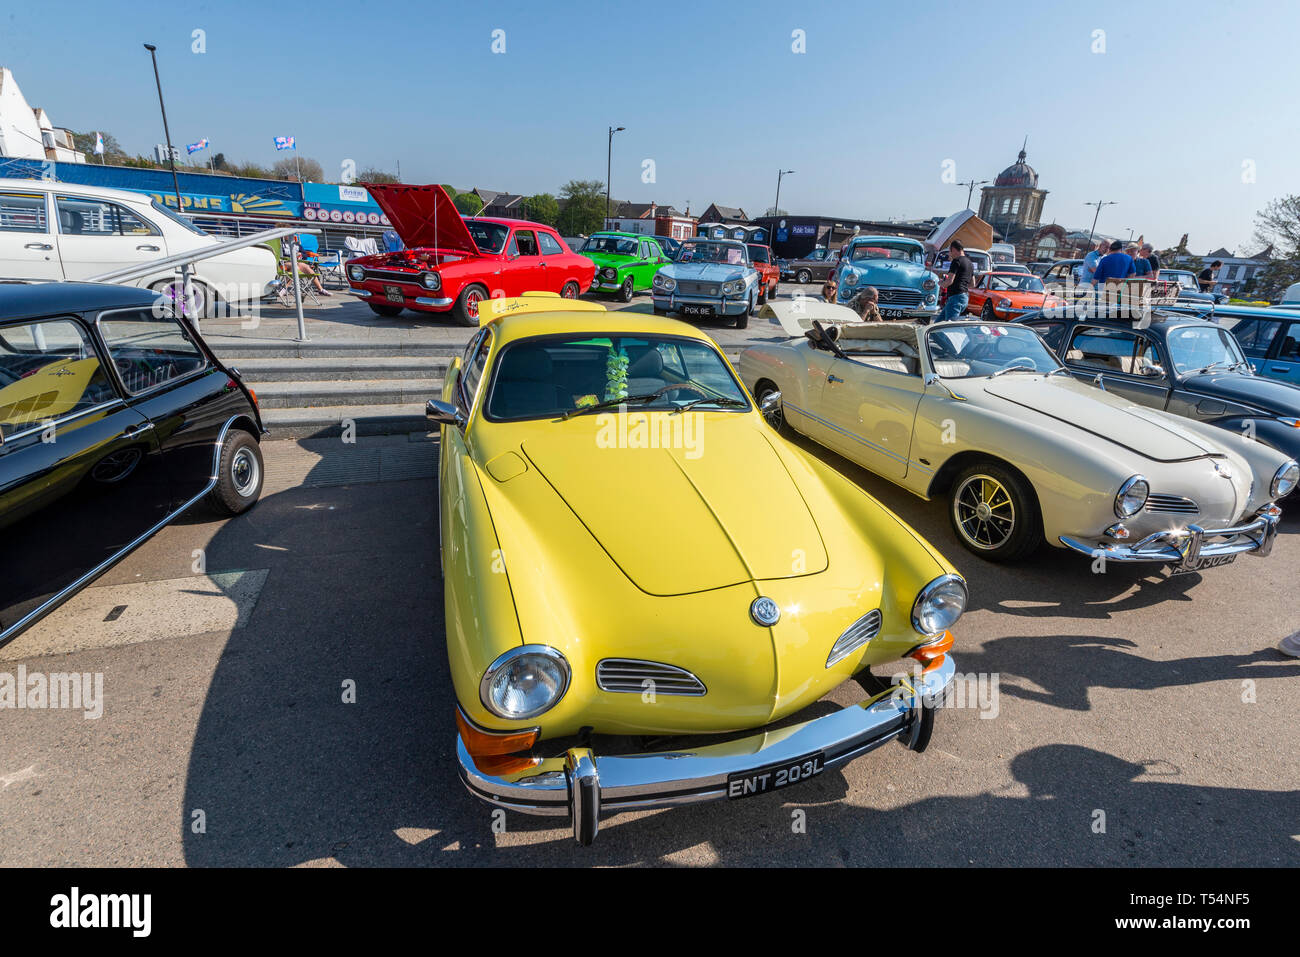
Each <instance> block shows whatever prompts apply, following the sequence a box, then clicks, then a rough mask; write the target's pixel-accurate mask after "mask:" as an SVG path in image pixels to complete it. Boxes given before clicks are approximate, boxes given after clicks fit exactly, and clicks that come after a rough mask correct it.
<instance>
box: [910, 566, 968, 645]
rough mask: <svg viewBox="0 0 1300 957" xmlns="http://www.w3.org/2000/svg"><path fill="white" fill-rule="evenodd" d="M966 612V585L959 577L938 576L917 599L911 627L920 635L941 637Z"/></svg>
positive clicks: (913, 606) (913, 608) (913, 609)
mask: <svg viewBox="0 0 1300 957" xmlns="http://www.w3.org/2000/svg"><path fill="white" fill-rule="evenodd" d="M965 610H966V583H965V582H964V581H962V579H961V576H960V575H940V576H939V577H938V578H936V579H935V580H934V581H932V582H930V584H928V585H926V586H925V587H924V588H922V589H921V593H920V594H919V595H917V596H916V601H915V602H914V603H913V605H912V627H913V628H915V629H916V630H917V631H918V632H920V633H921V634H923V635H941V634H943V633H944V632H945V631H947V630H948V629H949V628H951V627H952V626H953V625H955V624H956V623H957V619H958V618H960V617H961V614H962V612H964V611H965Z"/></svg>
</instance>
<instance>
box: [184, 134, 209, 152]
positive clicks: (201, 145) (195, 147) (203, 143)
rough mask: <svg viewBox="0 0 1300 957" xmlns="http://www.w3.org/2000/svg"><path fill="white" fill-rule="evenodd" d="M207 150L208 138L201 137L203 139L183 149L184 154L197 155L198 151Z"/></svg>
mask: <svg viewBox="0 0 1300 957" xmlns="http://www.w3.org/2000/svg"><path fill="white" fill-rule="evenodd" d="M207 148H208V138H207V137H206V136H205V137H203V139H201V140H199V141H198V142H197V143H190V144H189V145H188V146H186V147H185V152H186V153H197V152H198V151H199V150H205V149H207Z"/></svg>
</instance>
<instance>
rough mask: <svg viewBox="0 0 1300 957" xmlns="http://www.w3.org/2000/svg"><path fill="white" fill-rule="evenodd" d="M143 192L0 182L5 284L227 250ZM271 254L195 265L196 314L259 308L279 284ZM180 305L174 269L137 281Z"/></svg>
mask: <svg viewBox="0 0 1300 957" xmlns="http://www.w3.org/2000/svg"><path fill="white" fill-rule="evenodd" d="M220 242H221V240H220V239H218V238H216V237H214V236H209V235H208V234H207V233H205V232H204V231H203V230H201V229H199V227H197V226H195V225H194V224H193V223H191V222H190V221H189V220H188V219H186V218H185V217H184V216H182V215H180V214H178V213H176V212H175V211H174V210H171V209H168V208H167V207H166V206H165V205H163V204H162V203H160V202H158V201H157V200H155V199H152V198H150V197H149V196H146V195H143V194H141V193H133V192H130V191H128V190H122V189H101V188H99V187H93V186H77V185H75V184H73V183H57V182H52V181H47V180H35V179H0V279H42V280H84V279H90V278H92V277H95V276H100V275H103V274H105V273H109V272H113V271H115V270H119V269H125V268H127V267H128V266H136V265H143V264H145V263H148V262H150V261H151V260H156V259H164V258H166V257H168V256H174V255H176V254H177V253H184V252H190V251H201V250H204V249H208V248H210V247H212V246H216V245H218V244H220ZM275 271H276V259H275V253H274V252H272V251H271V247H269V246H266V245H261V244H259V245H255V246H249V247H246V248H244V249H236V250H234V251H231V252H225V253H221V254H220V255H217V256H213V257H212V258H210V259H202V260H199V261H198V262H196V263H195V264H194V268H193V270H192V271H191V274H190V275H191V282H192V290H193V292H192V296H191V301H189V302H188V303H187V305H186V311H187V313H188V314H189V315H192V316H199V317H208V316H211V315H214V314H215V312H216V310H217V306H218V303H221V304H224V305H238V304H241V303H247V302H256V301H258V300H260V299H261V298H262V297H263V296H264V295H266V294H267V293H268V292H269V291H270V289H271V286H272V284H273V282H274V281H275ZM132 285H136V286H144V287H148V288H150V289H152V290H154V291H155V292H157V293H162V294H164V295H166V296H167V297H168V298H169V299H170V300H172V301H175V300H176V298H177V296H178V293H179V286H180V282H179V280H178V279H177V276H176V270H175V268H174V267H171V266H167V267H160V268H159V269H158V271H157V272H155V273H150V274H148V275H146V276H144V277H142V278H140V279H136V280H133V281H132Z"/></svg>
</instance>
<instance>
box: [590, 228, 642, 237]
mask: <svg viewBox="0 0 1300 957" xmlns="http://www.w3.org/2000/svg"><path fill="white" fill-rule="evenodd" d="M591 235H592V236H622V237H624V238H625V239H654V238H655V237H653V236H642V235H641V234H640V233H629V232H625V231H624V230H622V229H598V230H596V232H594V233H592V234H591ZM588 238H590V237H588Z"/></svg>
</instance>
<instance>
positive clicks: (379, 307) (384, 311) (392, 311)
mask: <svg viewBox="0 0 1300 957" xmlns="http://www.w3.org/2000/svg"><path fill="white" fill-rule="evenodd" d="M366 305H367V306H369V307H370V311H371V312H373V313H374V314H375V315H376V316H383V317H384V318H385V319H396V318H397V317H398V316H400V315H401V314H402V307H401V306H386V305H384V304H383V303H382V302H368V303H366Z"/></svg>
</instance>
